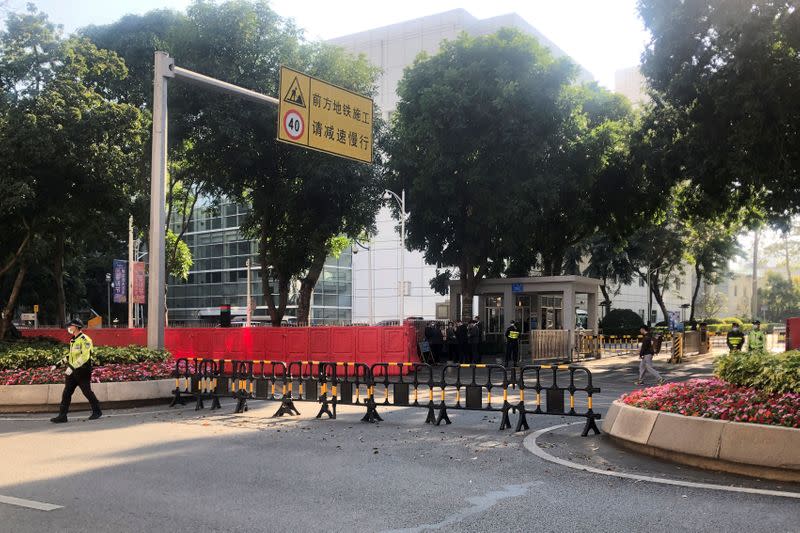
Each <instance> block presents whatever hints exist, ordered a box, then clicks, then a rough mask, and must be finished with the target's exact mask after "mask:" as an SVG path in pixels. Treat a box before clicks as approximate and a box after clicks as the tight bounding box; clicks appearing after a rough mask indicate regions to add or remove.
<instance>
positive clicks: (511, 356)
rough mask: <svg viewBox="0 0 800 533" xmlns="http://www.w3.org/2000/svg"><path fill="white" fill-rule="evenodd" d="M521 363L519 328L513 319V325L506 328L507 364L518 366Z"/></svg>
mask: <svg viewBox="0 0 800 533" xmlns="http://www.w3.org/2000/svg"><path fill="white" fill-rule="evenodd" d="M517 364H519V329H517V323H516V322H515V321H514V320H512V321H511V325H510V326H509V327H508V329H507V330H506V365H505V366H512V365H513V366H517Z"/></svg>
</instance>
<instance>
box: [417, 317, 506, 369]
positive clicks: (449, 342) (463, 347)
mask: <svg viewBox="0 0 800 533" xmlns="http://www.w3.org/2000/svg"><path fill="white" fill-rule="evenodd" d="M520 334H521V332H520V330H519V328H518V326H517V323H516V322H515V321H513V320H512V321H511V325H510V326H509V327H508V329H506V332H505V335H504V337H505V342H506V357H505V365H506V366H517V365H518V364H519V340H520ZM483 335H484V331H483V322H481V319H480V317H477V316H476V317H475V318H473V319H472V320H469V321H461V320H456V321H455V322H452V321H451V322H448V323H447V325H446V326H444V327H442V326H441V325H440V324H438V323H436V322H430V323H428V325H427V326H426V327H425V340H426V341H428V345H429V346H430V348H431V353H432V354H433V359H434V361H436V362H437V363H442V362H445V361H453V362H455V363H461V364H479V363H480V362H481V356H480V353H479V350H478V349H479V347H480V343H481V342H482V341H483V340H484V337H483Z"/></svg>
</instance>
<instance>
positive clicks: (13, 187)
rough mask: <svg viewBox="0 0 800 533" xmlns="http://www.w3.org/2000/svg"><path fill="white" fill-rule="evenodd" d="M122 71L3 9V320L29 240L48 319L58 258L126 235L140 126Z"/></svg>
mask: <svg viewBox="0 0 800 533" xmlns="http://www.w3.org/2000/svg"><path fill="white" fill-rule="evenodd" d="M126 76H127V70H126V68H125V64H124V62H123V61H122V59H121V58H120V57H119V56H117V55H116V54H115V53H113V52H109V51H107V50H102V49H99V48H97V47H96V46H95V45H94V44H92V43H91V42H90V41H88V40H87V39H83V38H79V37H71V38H68V39H64V38H63V37H62V36H61V34H60V32H59V30H58V29H57V28H56V27H55V26H54V25H53V24H52V23H50V22H49V21H48V20H47V17H46V16H45V15H44V14H42V13H40V12H38V11H37V10H36V9H35V8H33V7H30V8H29V11H28V12H27V13H24V14H15V13H11V14H9V16H8V19H7V24H6V29H5V30H4V31H3V32H2V33H0V83H1V84H2V86H1V87H0V89H1V90H2V97H1V98H0V100H1V101H2V105H0V145H2V146H3V150H2V151H1V152H0V183H2V186H3V190H4V195H5V196H6V198H5V199H4V200H3V203H4V209H3V210H2V215H0V216H2V217H4V218H5V219H7V220H8V222H9V226H8V227H10V228H15V229H14V230H13V231H12V232H11V233H12V235H13V236H11V237H4V239H3V243H4V245H5V246H7V248H4V249H3V250H2V254H3V255H4V256H5V257H6V258H8V259H7V262H6V265H5V266H4V267H3V269H4V270H3V273H5V274H6V275H9V274H11V273H12V272H15V274H16V279H15V282H14V284H13V287H12V289H11V292H10V293H9V296H8V298H7V300H6V308H5V318H6V320H5V321H4V324H6V323H7V321H8V320H10V318H11V316H10V315H11V312H12V311H13V309H14V306H15V302H16V298H17V297H18V296H19V289H20V288H21V284H22V281H23V280H24V277H25V275H26V272H27V271H28V268H29V266H31V264H30V263H31V260H32V259H33V256H31V255H26V249H27V247H28V246H29V245H31V244H35V243H36V241H37V240H38V241H40V242H39V243H38V244H37V246H34V247H32V248H31V249H30V251H31V252H33V250H34V248H36V249H38V250H39V251H40V253H42V254H44V255H42V256H41V257H40V259H45V258H47V260H48V261H49V263H50V265H51V269H50V270H51V272H50V273H51V275H52V277H53V279H54V281H55V288H56V291H55V293H56V296H57V304H56V306H55V307H56V319H57V321H58V322H59V323H63V322H64V313H65V304H66V301H65V296H64V285H63V279H64V277H63V268H64V262H65V259H69V257H68V256H72V257H80V256H81V254H82V253H83V252H84V251H86V250H87V248H88V249H96V248H94V246H95V244H92V241H97V240H101V241H102V240H113V239H114V238H115V237H114V236H115V235H124V233H125V232H124V228H125V226H126V225H127V219H128V217H127V214H128V213H129V212H130V210H131V204H132V199H133V198H134V197H135V195H136V191H137V190H138V189H140V188H141V180H140V176H141V174H140V173H138V172H137V169H138V168H139V162H140V153H141V151H142V149H143V146H144V134H145V132H146V123H145V118H144V116H143V114H142V113H141V112H140V110H139V109H138V108H137V107H135V106H132V105H129V104H127V103H124V102H121V101H119V100H118V99H117V98H116V95H115V93H114V91H113V89H112V87H113V86H114V85H115V84H116V83H118V82H120V81H121V80H123V79H125V77H126ZM4 227H5V225H4ZM20 250H22V252H21V253H20ZM32 266H34V267H35V266H38V262H37V264H34V265H32ZM0 336H2V331H0Z"/></svg>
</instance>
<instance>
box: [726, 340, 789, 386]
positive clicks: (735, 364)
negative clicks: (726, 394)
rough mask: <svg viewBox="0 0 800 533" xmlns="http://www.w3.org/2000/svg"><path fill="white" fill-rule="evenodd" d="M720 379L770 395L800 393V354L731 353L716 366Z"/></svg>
mask: <svg viewBox="0 0 800 533" xmlns="http://www.w3.org/2000/svg"><path fill="white" fill-rule="evenodd" d="M714 373H715V374H716V375H717V377H719V378H720V379H722V380H724V381H727V382H728V383H733V384H734V385H740V386H742V387H752V388H755V389H758V390H762V391H764V392H769V393H800V351H797V350H794V351H790V352H781V353H774V352H766V351H760V352H731V353H729V354H727V355H723V356H720V357H719V358H717V360H716V361H715V362H714Z"/></svg>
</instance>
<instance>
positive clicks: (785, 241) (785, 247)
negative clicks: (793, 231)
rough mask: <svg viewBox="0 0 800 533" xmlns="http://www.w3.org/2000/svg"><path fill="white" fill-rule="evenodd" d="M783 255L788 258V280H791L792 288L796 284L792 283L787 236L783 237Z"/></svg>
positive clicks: (790, 285)
mask: <svg viewBox="0 0 800 533" xmlns="http://www.w3.org/2000/svg"><path fill="white" fill-rule="evenodd" d="M783 253H784V255H785V258H786V279H788V280H789V287H792V286H793V285H794V283H792V268H791V266H792V265H791V261H790V259H789V238H788V235H786V234H784V236H783Z"/></svg>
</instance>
